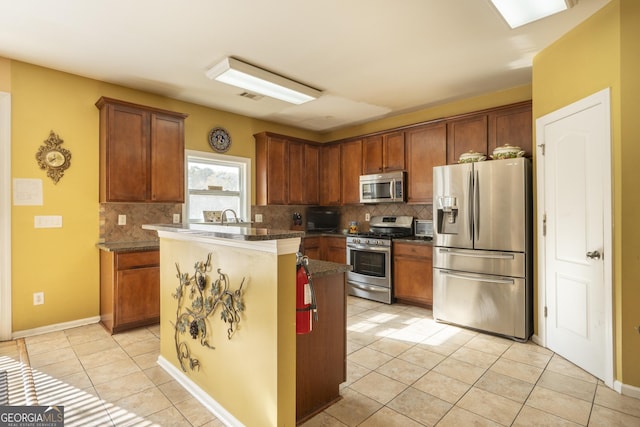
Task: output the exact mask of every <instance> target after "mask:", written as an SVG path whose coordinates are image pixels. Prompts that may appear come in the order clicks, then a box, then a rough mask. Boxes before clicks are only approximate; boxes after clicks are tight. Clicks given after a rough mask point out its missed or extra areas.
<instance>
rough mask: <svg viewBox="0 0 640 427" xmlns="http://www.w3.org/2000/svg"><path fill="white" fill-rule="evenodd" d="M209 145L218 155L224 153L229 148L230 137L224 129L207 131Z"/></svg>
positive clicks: (218, 128)
mask: <svg viewBox="0 0 640 427" xmlns="http://www.w3.org/2000/svg"><path fill="white" fill-rule="evenodd" d="M209 145H210V146H211V148H213V149H214V150H215V151H217V152H218V153H224V152H226V151H228V150H229V148H231V136H230V135H229V132H227V131H226V129H223V128H220V127H217V128H213V129H211V130H210V131H209Z"/></svg>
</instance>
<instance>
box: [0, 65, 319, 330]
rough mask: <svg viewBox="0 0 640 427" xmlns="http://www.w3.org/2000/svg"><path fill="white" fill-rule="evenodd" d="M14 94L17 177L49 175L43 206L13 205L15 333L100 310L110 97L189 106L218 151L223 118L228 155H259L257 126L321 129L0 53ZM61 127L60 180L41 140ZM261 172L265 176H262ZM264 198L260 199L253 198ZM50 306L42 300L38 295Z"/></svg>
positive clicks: (192, 144) (197, 143) (192, 143)
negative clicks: (104, 136) (103, 103)
mask: <svg viewBox="0 0 640 427" xmlns="http://www.w3.org/2000/svg"><path fill="white" fill-rule="evenodd" d="M3 87H6V90H7V91H9V92H11V94H12V146H11V150H12V162H11V163H12V165H11V168H12V177H13V178H40V179H42V182H43V199H44V204H43V206H13V207H12V273H13V274H12V313H13V325H12V330H13V331H14V332H18V331H23V330H29V329H33V328H37V327H42V326H46V325H54V324H58V323H64V322H69V321H74V320H79V319H85V318H90V317H93V316H98V315H99V292H98V291H99V262H98V252H97V251H98V249H96V247H95V244H96V242H97V241H98V235H99V224H98V207H99V203H98V109H97V108H96V107H95V105H94V104H95V102H96V101H97V100H98V98H100V96H108V97H111V98H117V99H123V100H127V101H131V102H135V103H140V104H144V105H150V106H155V107H159V108H165V109H168V110H174V111H179V112H183V113H187V114H189V117H188V118H187V119H186V121H185V141H186V147H187V148H189V149H194V150H203V151H209V150H210V148H209V146H208V143H207V135H208V132H209V130H210V129H211V128H212V127H214V126H223V127H225V128H226V129H227V130H228V131H229V133H230V134H231V136H232V141H233V144H232V147H231V149H230V150H229V152H228V154H230V155H235V156H245V157H250V158H253V157H254V140H253V134H254V133H257V132H261V131H265V130H268V131H272V132H279V133H284V134H289V135H293V136H298V137H301V138H307V139H311V138H313V137H314V136H315V135H314V134H313V133H311V132H307V131H303V130H300V129H295V128H290V127H286V126H281V125H276V124H273V123H268V122H264V121H260V120H254V119H250V118H248V117H244V116H239V115H235V114H231V113H226V112H222V111H217V110H213V109H210V108H205V107H201V106H197V105H194V104H189V103H185V102H180V101H176V100H172V99H168V98H163V97H160V96H155V95H152V94H149V93H143V92H139V91H135V90H131V89H127V88H123V87H120V86H116V85H111V84H107V83H104V82H100V81H96V80H91V79H86V78H82V77H79V76H76V75H72V74H67V73H62V72H58V71H54V70H50V69H47V68H42V67H37V66H34V65H31V64H26V63H22V62H18V61H9V60H6V59H2V58H0V89H1V88H3ZM51 130H53V131H55V132H56V133H57V134H58V135H59V136H60V138H62V139H63V140H64V143H63V145H62V146H63V147H64V148H66V149H68V150H70V151H71V154H72V158H71V167H70V168H69V169H68V170H67V171H66V172H65V175H64V176H63V178H62V179H61V180H60V182H58V184H56V185H54V184H53V181H51V179H49V178H48V177H47V176H46V173H45V171H42V170H40V169H39V167H38V164H37V162H36V159H35V153H36V152H37V150H38V147H39V146H40V145H41V144H42V143H43V141H44V140H45V139H46V138H47V137H48V136H49V131H51ZM254 179H255V178H254ZM254 199H255V196H254V197H253V200H254ZM35 215H61V216H62V221H63V227H62V228H58V229H35V228H34V226H33V225H34V216H35ZM34 292H44V293H45V304H44V305H39V306H34V305H33V293H34Z"/></svg>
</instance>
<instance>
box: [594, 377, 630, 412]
mask: <svg viewBox="0 0 640 427" xmlns="http://www.w3.org/2000/svg"><path fill="white" fill-rule="evenodd" d="M594 403H596V404H597V405H600V406H605V407H607V408H609V409H613V410H615V411H618V412H622V413H625V414H629V415H633V416H634V417H638V418H640V399H635V398H633V397H629V396H623V395H621V394H619V393H617V392H616V391H614V390H611V389H610V388H609V387H607V386H605V385H602V384H598V388H597V390H596V398H595V400H594Z"/></svg>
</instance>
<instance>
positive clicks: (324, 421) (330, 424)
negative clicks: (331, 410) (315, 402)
mask: <svg viewBox="0 0 640 427" xmlns="http://www.w3.org/2000/svg"><path fill="white" fill-rule="evenodd" d="M300 427H347V425H346V424H344V423H342V422H340V421H339V420H338V419H337V418H334V417H332V416H331V415H329V414H327V413H326V412H320V413H319V414H318V415H316V416H315V417H313V418H311V419H309V420H307V421H305V422H304V423H302V424H301V425H300Z"/></svg>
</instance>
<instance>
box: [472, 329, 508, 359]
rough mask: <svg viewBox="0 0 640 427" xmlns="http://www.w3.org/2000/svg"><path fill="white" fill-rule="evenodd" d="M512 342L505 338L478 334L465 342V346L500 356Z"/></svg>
mask: <svg viewBox="0 0 640 427" xmlns="http://www.w3.org/2000/svg"><path fill="white" fill-rule="evenodd" d="M512 344H513V341H511V340H508V339H506V338H499V337H494V336H492V335H485V334H478V335H476V336H475V337H473V338H472V339H471V340H469V342H468V343H466V344H465V347H468V348H472V349H474V350H479V351H484V352H485V353H491V354H495V355H497V356H501V355H502V354H503V353H504V352H505V351H507V349H508V348H509V347H511V345H512Z"/></svg>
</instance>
